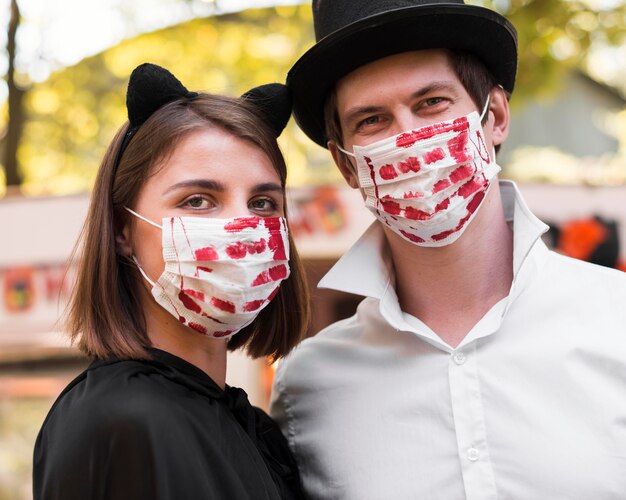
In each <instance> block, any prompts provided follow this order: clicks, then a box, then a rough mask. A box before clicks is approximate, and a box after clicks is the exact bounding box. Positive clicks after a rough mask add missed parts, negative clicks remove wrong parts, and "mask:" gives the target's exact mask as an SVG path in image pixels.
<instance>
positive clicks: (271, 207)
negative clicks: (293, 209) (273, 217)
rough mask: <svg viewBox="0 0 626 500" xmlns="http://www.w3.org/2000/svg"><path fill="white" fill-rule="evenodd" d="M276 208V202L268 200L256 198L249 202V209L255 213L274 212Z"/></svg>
mask: <svg viewBox="0 0 626 500" xmlns="http://www.w3.org/2000/svg"><path fill="white" fill-rule="evenodd" d="M277 208H278V206H277V204H276V202H275V201H274V200H271V199H269V198H257V199H256V200H252V201H251V202H250V209H251V210H255V211H257V212H275V211H276V210H277Z"/></svg>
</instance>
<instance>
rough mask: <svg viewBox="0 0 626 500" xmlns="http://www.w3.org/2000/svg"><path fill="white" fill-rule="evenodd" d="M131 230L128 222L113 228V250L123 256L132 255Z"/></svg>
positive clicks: (129, 256)
mask: <svg viewBox="0 0 626 500" xmlns="http://www.w3.org/2000/svg"><path fill="white" fill-rule="evenodd" d="M131 241H132V240H131V231H130V227H129V224H128V223H126V224H124V225H123V226H122V227H121V228H116V229H115V251H116V252H117V253H118V254H119V255H122V256H124V257H128V258H131V257H132V256H133V246H132V243H131Z"/></svg>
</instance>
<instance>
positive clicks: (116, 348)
mask: <svg viewBox="0 0 626 500" xmlns="http://www.w3.org/2000/svg"><path fill="white" fill-rule="evenodd" d="M259 115H260V113H259V112H258V110H257V109H255V108H254V106H253V105H252V104H250V103H248V102H245V101H243V100H241V99H235V98H230V97H224V96H216V95H210V94H199V95H198V96H197V97H195V98H191V99H187V98H185V99H180V100H177V101H174V102H170V103H169V104H166V105H165V106H163V107H162V108H160V109H158V110H157V111H156V112H155V113H154V114H153V115H152V116H150V118H148V120H146V122H145V123H144V124H142V125H141V127H140V128H139V130H138V131H137V133H136V134H135V136H134V137H133V138H132V140H131V141H130V143H129V145H128V147H127V148H126V150H125V151H124V154H123V155H122V157H121V159H120V161H119V164H118V165H117V166H116V165H115V157H116V154H117V151H118V150H119V148H120V145H121V142H122V140H123V137H124V134H125V132H126V130H127V128H128V124H126V125H125V126H123V127H122V128H121V129H120V130H119V131H118V133H117V134H116V136H115V138H114V139H113V141H112V142H111V144H110V145H109V147H108V150H107V152H106V153H105V156H104V158H103V161H102V164H101V166H100V169H99V172H98V175H97V178H96V182H95V185H94V189H93V192H92V195H91V203H90V207H89V212H88V215H87V219H86V221H85V224H84V226H83V230H82V233H81V238H80V239H79V243H78V244H81V247H80V249H79V247H78V246H77V247H76V250H75V252H74V257H75V258H77V259H78V272H77V279H76V283H75V287H74V289H73V292H72V296H71V298H70V302H69V305H68V310H67V315H66V326H67V328H68V331H69V333H70V335H71V338H72V340H73V341H74V342H76V343H77V344H78V347H79V348H80V349H81V350H82V351H83V352H85V353H86V354H88V355H89V356H92V357H94V358H100V359H103V358H108V357H112V356H114V357H118V358H147V357H149V354H148V353H147V351H146V348H148V347H150V345H151V343H150V340H149V337H148V333H147V331H146V321H145V318H144V316H143V310H142V308H141V304H140V300H139V291H140V289H139V286H143V285H142V284H141V280H142V277H141V275H140V274H139V272H138V270H137V267H136V266H135V264H134V263H133V262H132V261H131V260H130V259H129V258H128V257H125V256H123V255H120V254H119V253H118V252H117V251H116V235H117V234H119V232H120V231H122V229H123V228H124V226H125V225H126V224H127V223H129V217H131V216H130V215H129V214H128V212H126V210H125V209H124V207H132V206H133V204H134V202H135V200H136V197H137V195H138V193H139V190H140V189H141V187H142V186H143V185H144V183H145V182H146V180H147V179H148V177H149V176H151V175H152V174H153V173H154V172H155V169H156V168H158V166H159V165H161V164H162V162H163V161H164V160H166V159H167V158H168V156H169V155H171V154H172V152H173V151H174V149H175V148H176V146H177V144H178V143H180V141H181V139H182V138H184V137H185V136H186V135H188V134H190V133H192V132H194V131H197V130H206V129H212V128H218V129H221V130H225V131H227V132H229V133H231V134H232V135H233V136H235V137H237V138H240V139H243V140H246V141H249V142H250V143H252V144H254V145H256V146H257V147H259V148H260V149H261V150H263V152H264V153H265V154H266V155H267V156H268V158H269V159H270V161H271V163H272V165H273V166H274V169H275V170H276V172H277V173H278V175H279V177H280V181H281V185H282V187H283V188H284V187H285V183H286V179H287V167H286V165H285V160H284V158H283V155H282V154H281V152H280V149H279V147H278V144H277V142H276V137H275V134H274V132H273V131H272V130H271V128H270V126H269V125H268V124H266V123H265V122H263V121H262V120H261V119H260V118H259ZM283 196H284V195H283ZM285 207H286V203H285ZM285 215H286V214H285ZM131 221H132V220H131ZM289 244H290V257H289V265H290V268H291V274H290V276H289V278H287V279H286V280H284V281H283V282H282V284H281V286H280V289H279V292H278V294H277V295H276V296H275V297H274V299H273V300H272V301H271V302H270V304H269V305H268V306H267V307H265V308H264V309H263V310H262V311H261V312H260V313H259V315H258V316H257V318H256V319H255V320H254V321H253V322H252V323H251V324H250V325H248V326H247V327H245V328H244V329H242V330H241V331H240V332H238V333H237V334H236V335H234V336H233V337H231V338H230V339H229V341H228V348H229V349H230V350H234V349H237V348H240V347H244V346H245V347H246V350H247V352H248V354H250V355H251V356H253V357H261V356H270V357H272V358H278V357H281V356H284V355H285V354H287V353H288V352H289V351H290V350H291V349H292V348H293V347H294V346H295V345H296V344H297V343H298V342H299V341H300V339H301V338H302V337H303V336H304V334H305V333H306V329H307V327H308V322H309V305H308V304H309V302H308V288H307V285H306V278H305V273H304V269H303V267H302V262H301V260H300V258H299V256H298V253H297V251H296V249H295V246H294V245H293V241H292V238H291V235H290V236H289ZM79 250H80V251H79ZM76 256H78V257H76ZM190 335H197V333H195V332H190Z"/></svg>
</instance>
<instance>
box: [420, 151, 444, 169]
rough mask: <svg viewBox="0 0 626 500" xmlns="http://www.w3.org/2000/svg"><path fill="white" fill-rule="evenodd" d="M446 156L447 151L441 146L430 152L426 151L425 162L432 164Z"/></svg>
mask: <svg viewBox="0 0 626 500" xmlns="http://www.w3.org/2000/svg"><path fill="white" fill-rule="evenodd" d="M445 157H446V152H445V151H444V150H443V149H441V148H435V149H433V150H432V151H429V152H428V153H424V163H426V165H430V164H431V163H435V162H437V161H440V160H443V159H444V158H445Z"/></svg>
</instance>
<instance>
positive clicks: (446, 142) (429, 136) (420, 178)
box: [339, 100, 500, 247]
mask: <svg viewBox="0 0 626 500" xmlns="http://www.w3.org/2000/svg"><path fill="white" fill-rule="evenodd" d="M488 104H489V100H487V103H486V104H485V108H484V110H483V114H482V115H479V114H478V113H477V112H475V111H474V112H472V113H470V114H468V115H466V116H463V117H461V118H457V119H454V120H449V121H444V122H440V123H436V124H433V125H427V126H425V127H421V128H418V129H415V130H410V131H407V132H403V133H401V134H398V135H395V136H392V137H387V138H385V139H383V140H380V141H377V142H374V143H372V144H369V145H367V146H354V148H353V149H354V153H350V152H348V151H344V150H343V149H341V148H339V149H340V150H341V151H343V152H344V153H346V154H348V155H350V156H353V157H354V158H355V159H356V163H357V170H358V177H359V185H360V187H361V189H362V190H363V192H364V193H365V205H366V207H367V208H368V209H369V210H371V211H372V212H373V214H374V215H375V216H376V218H378V220H380V221H381V222H382V223H383V224H386V225H387V226H389V227H390V228H391V229H392V230H393V231H394V232H396V233H397V234H399V235H400V236H401V237H402V238H404V239H405V240H407V241H410V242H411V243H414V244H416V245H419V246H427V247H440V246H445V245H449V244H451V243H453V242H454V241H456V240H457V239H458V238H459V237H460V236H461V234H462V233H463V231H465V229H466V228H467V226H468V224H469V222H470V221H471V220H472V219H473V218H474V216H475V215H476V213H477V211H478V208H479V206H480V205H481V203H482V201H483V199H484V198H485V195H486V193H487V191H488V189H489V186H490V184H491V181H492V180H493V179H494V178H495V177H496V175H497V174H498V172H499V171H500V167H499V166H498V165H497V164H496V163H495V151H493V152H492V155H491V156H490V155H489V151H488V150H487V147H486V145H485V140H484V134H483V129H482V126H481V123H480V122H481V119H482V116H484V114H485V112H486V111H487V109H488Z"/></svg>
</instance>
